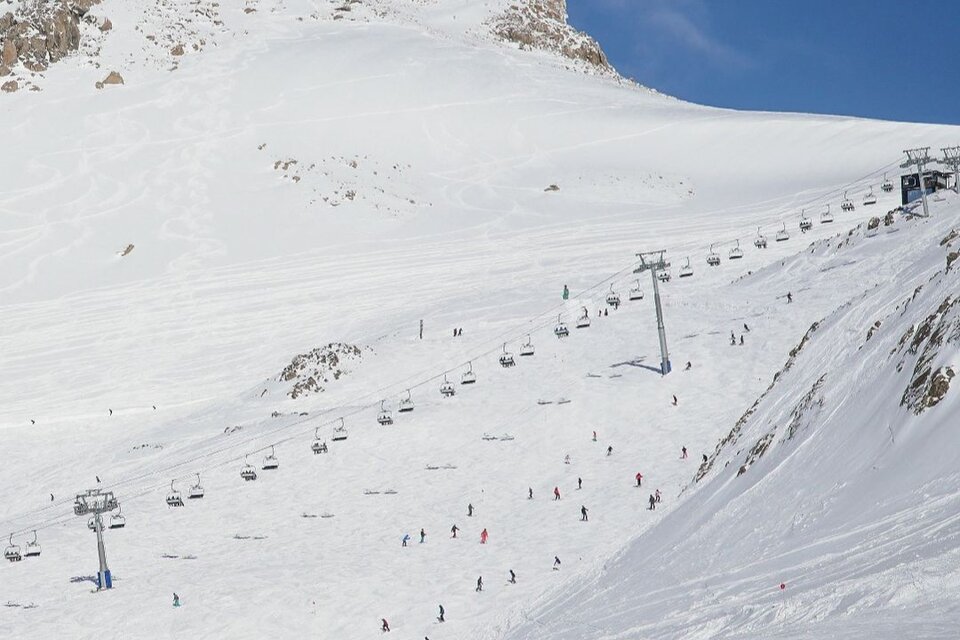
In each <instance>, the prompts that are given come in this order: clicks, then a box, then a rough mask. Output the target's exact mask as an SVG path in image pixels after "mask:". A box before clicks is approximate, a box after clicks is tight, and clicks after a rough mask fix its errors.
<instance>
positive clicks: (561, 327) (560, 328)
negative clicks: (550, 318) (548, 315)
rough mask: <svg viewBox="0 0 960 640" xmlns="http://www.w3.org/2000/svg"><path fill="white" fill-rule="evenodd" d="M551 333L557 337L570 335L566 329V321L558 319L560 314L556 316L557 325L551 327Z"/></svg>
mask: <svg viewBox="0 0 960 640" xmlns="http://www.w3.org/2000/svg"><path fill="white" fill-rule="evenodd" d="M553 334H554V335H555V336H557V337H558V338H566V337H567V336H569V335H570V330H569V329H567V325H566V323H565V322H564V321H563V320H561V319H560V316H557V326H555V327H554V328H553Z"/></svg>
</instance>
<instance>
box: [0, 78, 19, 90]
mask: <svg viewBox="0 0 960 640" xmlns="http://www.w3.org/2000/svg"><path fill="white" fill-rule="evenodd" d="M19 88H20V85H19V84H17V81H16V80H9V81H7V82H4V83H3V84H2V85H0V91H4V92H5V93H13V92H14V91H16V90H17V89H19Z"/></svg>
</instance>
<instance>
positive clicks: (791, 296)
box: [787, 291, 793, 304]
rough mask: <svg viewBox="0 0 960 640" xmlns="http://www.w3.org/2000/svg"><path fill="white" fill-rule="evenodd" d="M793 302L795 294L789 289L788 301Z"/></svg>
mask: <svg viewBox="0 0 960 640" xmlns="http://www.w3.org/2000/svg"><path fill="white" fill-rule="evenodd" d="M791 302H793V294H792V293H790V292H789V291H787V303H788V304H789V303H791Z"/></svg>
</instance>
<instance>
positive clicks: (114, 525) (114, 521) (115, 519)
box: [110, 507, 127, 529]
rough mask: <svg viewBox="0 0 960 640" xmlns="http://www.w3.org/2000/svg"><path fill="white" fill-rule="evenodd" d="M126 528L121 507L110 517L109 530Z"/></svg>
mask: <svg viewBox="0 0 960 640" xmlns="http://www.w3.org/2000/svg"><path fill="white" fill-rule="evenodd" d="M126 526H127V519H126V518H125V517H124V516H123V507H120V508H119V509H118V510H117V513H115V514H113V515H111V516H110V528H111V529H123V528H124V527H126Z"/></svg>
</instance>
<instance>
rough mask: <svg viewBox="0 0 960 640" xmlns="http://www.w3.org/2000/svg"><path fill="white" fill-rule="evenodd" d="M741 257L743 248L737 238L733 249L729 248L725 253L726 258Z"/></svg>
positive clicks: (735, 258)
mask: <svg viewBox="0 0 960 640" xmlns="http://www.w3.org/2000/svg"><path fill="white" fill-rule="evenodd" d="M742 257H743V249H741V248H740V241H739V240H737V246H735V247H734V248H733V249H730V253H729V254H727V259H728V260H739V259H740V258H742Z"/></svg>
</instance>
